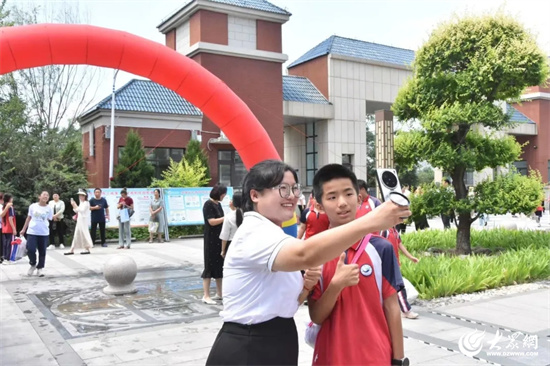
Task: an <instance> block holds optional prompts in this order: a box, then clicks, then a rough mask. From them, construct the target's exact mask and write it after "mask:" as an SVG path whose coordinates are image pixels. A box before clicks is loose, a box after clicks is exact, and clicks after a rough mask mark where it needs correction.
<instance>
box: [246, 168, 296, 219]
mask: <svg viewBox="0 0 550 366" xmlns="http://www.w3.org/2000/svg"><path fill="white" fill-rule="evenodd" d="M286 172H291V173H292V175H293V176H294V180H295V181H296V183H298V175H297V174H296V171H295V170H294V168H292V167H291V166H290V165H288V164H285V163H283V162H282V161H279V160H264V161H262V162H260V163H258V164H256V165H254V166H253V167H252V168H251V169H250V171H249V172H248V173H247V174H246V176H245V177H244V181H243V191H242V194H243V206H242V207H243V211H244V212H249V211H254V203H253V202H252V199H251V198H250V191H252V190H255V191H258V192H261V191H263V190H264V189H267V188H273V187H275V186H276V185H278V184H281V182H282V181H283V178H284V175H285V173H286Z"/></svg>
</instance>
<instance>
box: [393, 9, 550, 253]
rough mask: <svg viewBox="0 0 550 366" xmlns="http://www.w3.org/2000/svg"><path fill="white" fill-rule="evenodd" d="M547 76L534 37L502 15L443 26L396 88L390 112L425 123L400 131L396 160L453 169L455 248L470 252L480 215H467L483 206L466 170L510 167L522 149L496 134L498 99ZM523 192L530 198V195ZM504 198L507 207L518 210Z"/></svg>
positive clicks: (501, 121)
mask: <svg viewBox="0 0 550 366" xmlns="http://www.w3.org/2000/svg"><path fill="white" fill-rule="evenodd" d="M547 77H548V66H547V60H546V56H545V55H544V53H543V52H542V51H541V50H540V49H539V48H538V47H537V44H536V42H535V40H534V39H533V37H532V36H531V35H530V34H529V33H528V32H527V31H526V30H525V29H524V28H523V26H522V25H520V24H519V23H518V22H517V21H515V20H514V19H513V18H511V17H509V16H505V15H501V14H499V15H496V16H479V17H474V16H472V17H466V18H463V19H458V18H456V19H453V20H451V21H449V22H447V23H444V24H441V25H440V26H439V27H438V28H437V29H436V30H434V32H433V33H432V34H431V36H430V38H429V39H428V41H427V42H426V43H425V44H424V45H423V46H422V47H421V48H420V49H419V50H418V52H417V53H416V58H415V61H414V64H413V76H412V78H411V79H409V80H408V81H407V83H405V85H403V87H402V88H401V89H400V90H399V93H398V96H397V98H396V101H395V103H394V105H393V111H394V113H395V114H396V116H398V117H399V118H400V119H401V120H413V119H416V120H419V121H420V123H421V128H420V129H417V130H414V131H410V132H404V133H400V134H398V136H397V137H396V139H395V156H396V162H398V163H399V164H400V165H402V166H403V167H412V166H414V165H415V164H416V163H417V162H418V161H427V162H428V163H430V164H431V165H432V166H434V167H438V168H441V169H443V170H444V171H446V172H449V174H450V175H451V177H452V180H453V188H454V199H453V200H451V202H450V205H451V208H453V209H455V210H456V211H457V213H458V230H457V252H458V253H466V254H469V253H470V252H471V245H470V227H471V224H472V222H473V221H474V220H475V217H472V216H471V213H470V212H471V211H472V209H473V210H476V211H478V210H477V209H476V207H475V205H474V204H472V203H470V202H469V200H468V191H467V189H466V186H465V184H464V174H465V172H466V171H467V170H468V169H471V170H474V171H479V170H482V169H483V168H485V167H491V168H495V167H498V166H507V165H508V164H509V163H511V162H513V161H514V160H517V159H518V157H519V155H520V153H521V146H520V145H519V144H518V143H517V142H516V141H515V139H514V138H513V137H512V136H502V135H498V134H497V133H496V132H497V131H499V130H501V129H503V128H505V127H507V126H509V115H508V114H506V113H505V112H504V111H503V109H502V108H501V106H499V102H500V101H515V100H517V99H518V98H519V96H520V94H521V93H522V91H523V90H524V89H525V88H526V87H527V86H531V85H539V84H542V83H543V82H544V81H545V80H546V78H547ZM515 179H522V178H521V177H518V178H515ZM525 179H527V178H525ZM503 188H510V187H508V186H506V185H504V186H503ZM524 195H527V196H529V197H531V194H530V192H529V193H528V192H524ZM503 203H504V202H503ZM506 203H508V204H510V205H511V206H509V207H507V208H508V209H509V210H513V209H514V207H518V205H517V204H515V203H514V202H510V201H508V202H506ZM526 213H527V212H526Z"/></svg>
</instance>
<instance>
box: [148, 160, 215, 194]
mask: <svg viewBox="0 0 550 366" xmlns="http://www.w3.org/2000/svg"><path fill="white" fill-rule="evenodd" d="M206 169H207V168H206V167H205V166H204V165H203V164H202V163H201V162H200V160H199V159H195V160H194V161H193V162H192V163H189V162H187V160H185V159H182V160H181V161H180V162H179V163H176V162H175V161H174V160H172V159H170V166H169V167H168V169H166V170H165V171H164V172H162V179H156V178H155V179H153V182H152V183H151V185H150V187H151V188H170V187H204V186H206V185H207V184H208V182H209V181H210V179H209V178H207V177H206Z"/></svg>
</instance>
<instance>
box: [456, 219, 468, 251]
mask: <svg viewBox="0 0 550 366" xmlns="http://www.w3.org/2000/svg"><path fill="white" fill-rule="evenodd" d="M471 225H472V222H471V218H470V213H468V212H466V213H460V214H459V215H458V223H457V231H456V252H457V254H470V253H471V252H472V246H471V243H470V226H471Z"/></svg>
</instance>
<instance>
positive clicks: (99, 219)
mask: <svg viewBox="0 0 550 366" xmlns="http://www.w3.org/2000/svg"><path fill="white" fill-rule="evenodd" d="M90 211H92V230H91V234H92V243H95V238H96V230H97V225H98V224H99V233H100V235H101V246H102V247H106V246H107V244H106V243H105V218H107V220H108V219H109V205H108V204H107V200H106V199H105V198H103V197H101V188H96V189H94V197H92V198H91V199H90Z"/></svg>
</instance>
